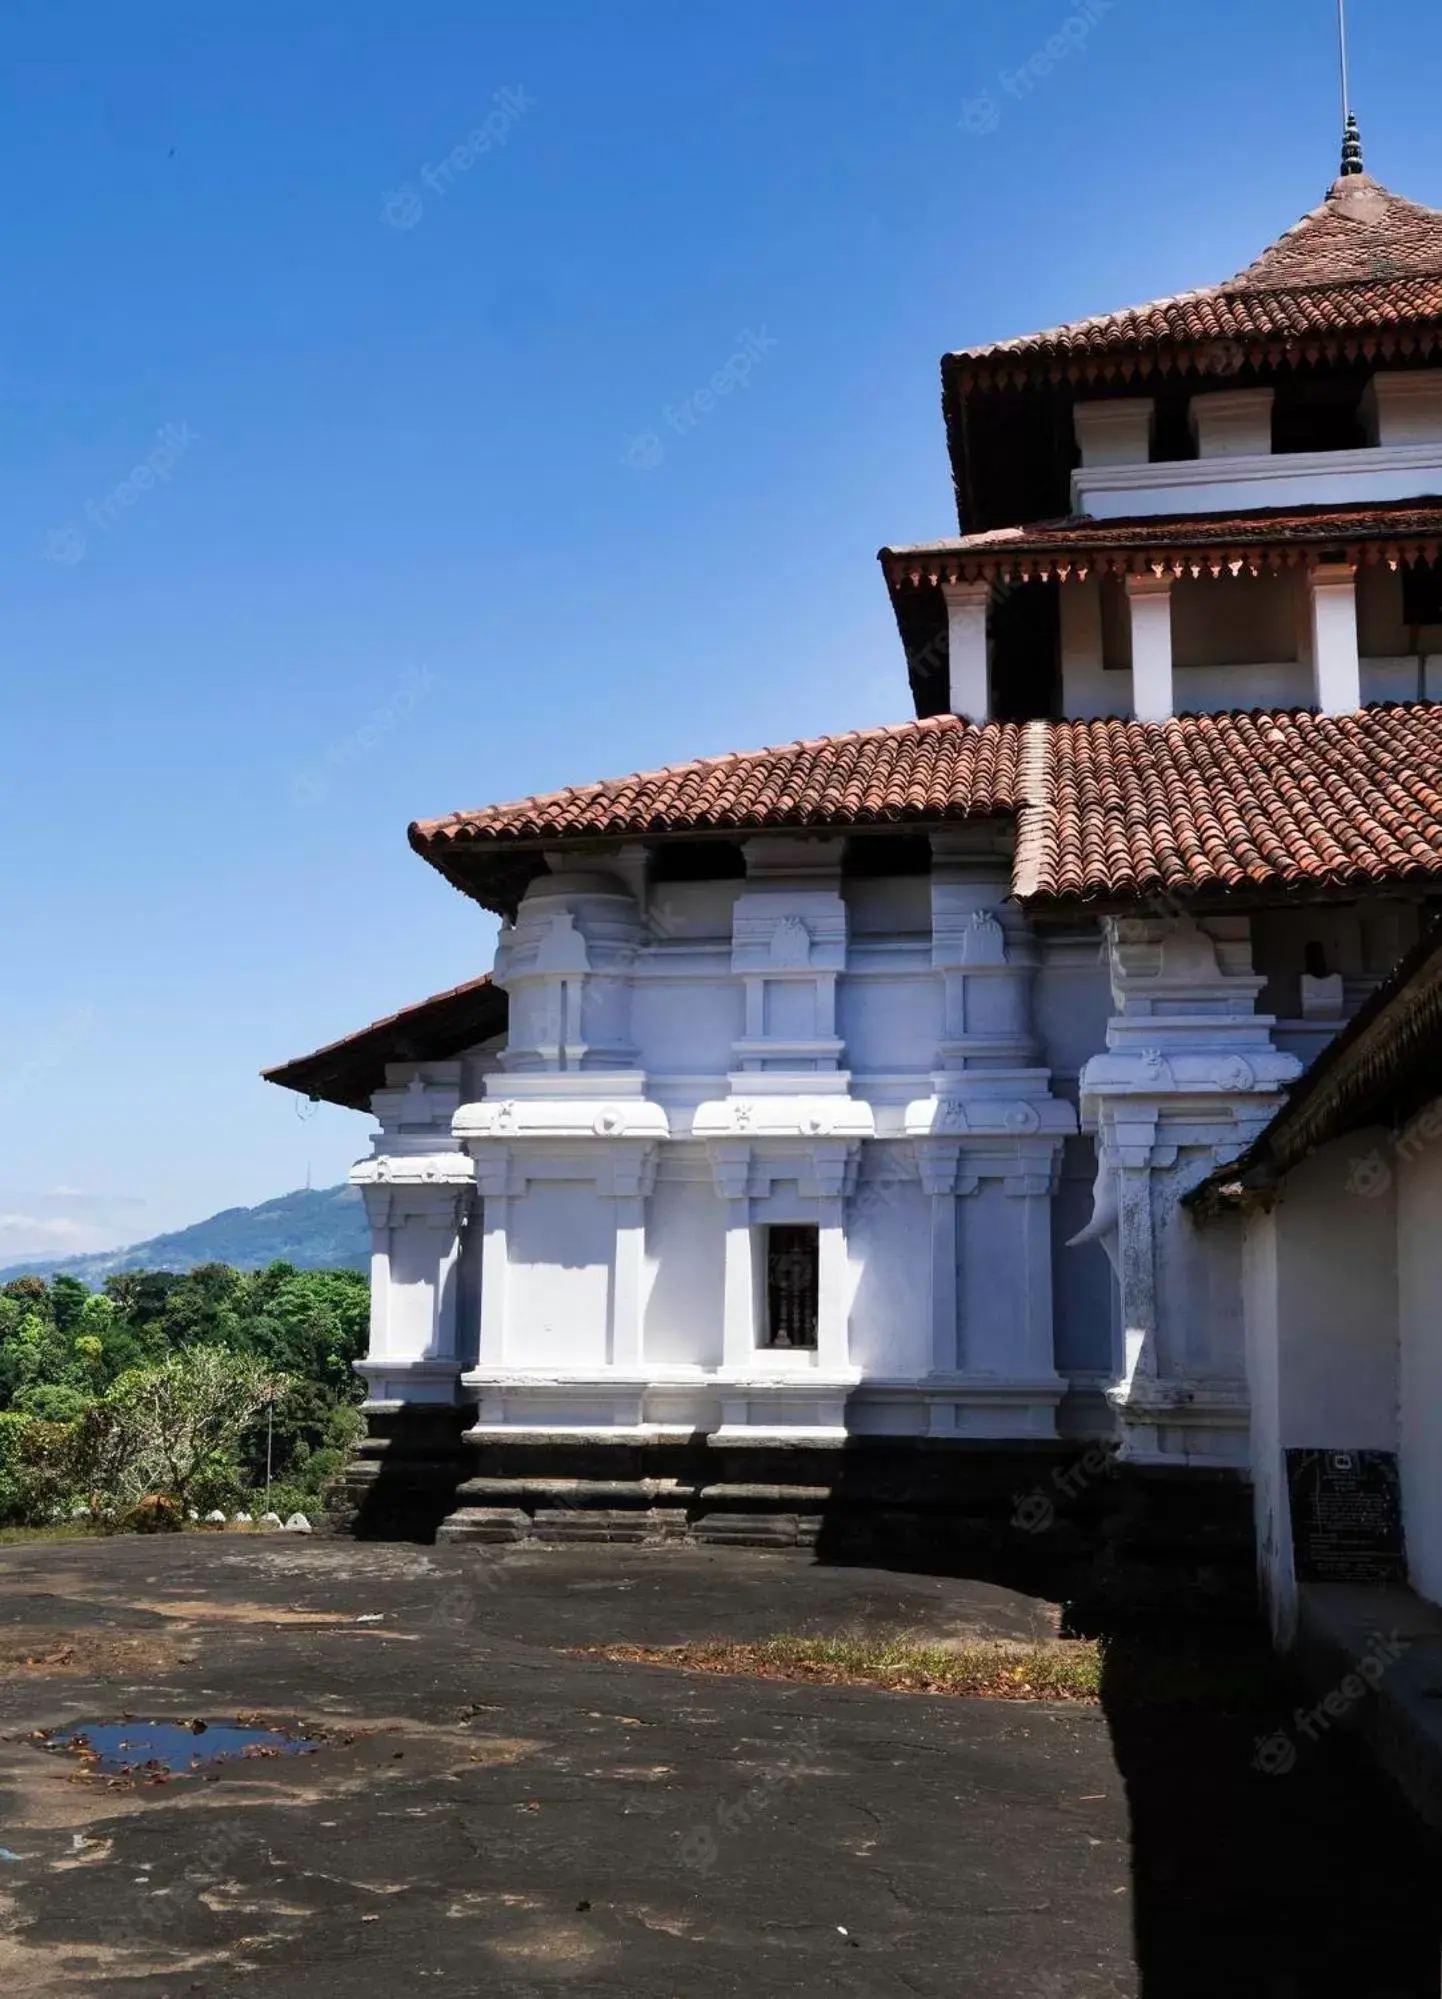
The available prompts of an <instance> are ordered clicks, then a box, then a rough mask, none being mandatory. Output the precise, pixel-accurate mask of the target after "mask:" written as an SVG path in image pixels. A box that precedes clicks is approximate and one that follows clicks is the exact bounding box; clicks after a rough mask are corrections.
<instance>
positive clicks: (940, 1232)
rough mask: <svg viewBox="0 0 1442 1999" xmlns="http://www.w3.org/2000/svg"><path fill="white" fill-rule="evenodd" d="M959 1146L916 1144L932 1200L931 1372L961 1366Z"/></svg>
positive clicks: (951, 1143) (924, 1183)
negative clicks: (958, 1225)
mask: <svg viewBox="0 0 1442 1999" xmlns="http://www.w3.org/2000/svg"><path fill="white" fill-rule="evenodd" d="M960 1152H961V1147H960V1145H959V1144H958V1143H957V1142H955V1141H941V1142H937V1141H923V1142H921V1143H919V1144H918V1145H917V1148H916V1153H917V1165H918V1167H919V1168H920V1172H921V1186H922V1191H923V1193H925V1194H927V1195H928V1196H929V1197H930V1200H931V1367H932V1372H933V1373H934V1374H955V1373H957V1372H958V1371H959V1369H960V1367H961V1352H960V1348H959V1346H958V1342H957V1305H958V1301H957V1286H956V1254H957V1229H956V1163H957V1159H958V1157H959V1156H960Z"/></svg>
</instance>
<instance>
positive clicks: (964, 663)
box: [942, 583, 991, 722]
mask: <svg viewBox="0 0 1442 1999" xmlns="http://www.w3.org/2000/svg"><path fill="white" fill-rule="evenodd" d="M942 595H943V596H944V597H945V599H946V629H947V643H948V646H949V649H950V650H949V658H950V686H951V693H950V701H951V712H952V714H953V715H965V716H966V717H967V718H968V719H969V720H970V721H973V722H984V721H986V720H987V718H988V716H989V715H990V713H991V676H990V673H989V671H988V663H987V647H986V607H987V602H988V600H989V598H990V596H991V585H990V584H989V583H944V584H943V585H942Z"/></svg>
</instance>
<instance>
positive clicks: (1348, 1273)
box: [1243, 1132, 1399, 1643]
mask: <svg viewBox="0 0 1442 1999" xmlns="http://www.w3.org/2000/svg"><path fill="white" fill-rule="evenodd" d="M1386 1145H1387V1141H1386V1136H1385V1134H1382V1133H1376V1132H1373V1133H1367V1132H1361V1133H1357V1134H1355V1135H1354V1136H1352V1137H1349V1138H1346V1139H1340V1140H1338V1141H1337V1142H1336V1143H1334V1144H1332V1145H1329V1146H1326V1147H1324V1148H1323V1149H1322V1150H1321V1151H1320V1152H1318V1153H1317V1154H1315V1155H1314V1156H1313V1157H1312V1158H1311V1159H1308V1160H1306V1161H1304V1162H1303V1164H1302V1165H1300V1166H1298V1167H1296V1168H1295V1169H1294V1170H1293V1171H1292V1172H1291V1173H1290V1174H1288V1176H1287V1178H1286V1180H1285V1181H1284V1182H1283V1185H1282V1188H1281V1190H1280V1191H1279V1193H1278V1196H1277V1198H1276V1202H1275V1205H1274V1207H1273V1208H1272V1210H1271V1212H1270V1213H1269V1214H1254V1215H1251V1216H1249V1217H1248V1218H1247V1221H1246V1225H1245V1235H1246V1247H1245V1252H1244V1258H1243V1271H1244V1280H1243V1297H1244V1313H1245V1319H1246V1351H1247V1369H1248V1380H1249V1387H1250V1392H1251V1405H1252V1477H1253V1482H1254V1488H1255V1491H1256V1519H1257V1543H1258V1559H1259V1561H1260V1562H1261V1564H1262V1584H1263V1590H1264V1594H1265V1596H1266V1598H1267V1601H1268V1603H1269V1605H1270V1607H1271V1614H1272V1619H1273V1627H1274V1629H1275V1631H1276V1633H1277V1635H1278V1637H1279V1639H1280V1640H1281V1641H1282V1642H1283V1643H1285V1642H1287V1641H1288V1639H1289V1638H1290V1635H1291V1623H1292V1619H1293V1616H1294V1611H1295V1583H1294V1579H1293V1574H1292V1553H1291V1533H1290V1525H1289V1520H1288V1517H1287V1488H1286V1474H1285V1452H1286V1451H1287V1450H1288V1449H1298V1450H1349V1449H1350V1450H1378V1451H1395V1450H1397V1448H1398V1424H1397V1408H1398V1388H1399V1363H1398V1303H1399V1290H1398V1260H1397V1214H1398V1211H1397V1202H1396V1190H1395V1184H1394V1181H1393V1177H1392V1175H1391V1174H1390V1172H1388V1171H1387V1170H1385V1168H1384V1171H1383V1173H1382V1175H1381V1176H1380V1179H1379V1180H1378V1181H1377V1182H1376V1183H1375V1184H1374V1182H1373V1179H1372V1177H1371V1175H1370V1174H1368V1173H1367V1172H1366V1171H1365V1170H1364V1168H1361V1167H1359V1162H1366V1161H1368V1160H1369V1159H1370V1158H1371V1157H1372V1156H1373V1155H1374V1154H1376V1153H1378V1152H1379V1151H1383V1152H1385V1149H1386Z"/></svg>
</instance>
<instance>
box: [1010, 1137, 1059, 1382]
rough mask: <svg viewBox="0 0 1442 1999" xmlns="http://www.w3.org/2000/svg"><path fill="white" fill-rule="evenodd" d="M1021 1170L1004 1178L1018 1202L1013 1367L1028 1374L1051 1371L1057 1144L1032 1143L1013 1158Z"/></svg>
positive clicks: (1053, 1365)
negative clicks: (1050, 1147) (1046, 1148)
mask: <svg viewBox="0 0 1442 1999" xmlns="http://www.w3.org/2000/svg"><path fill="white" fill-rule="evenodd" d="M1018 1163H1019V1165H1020V1166H1021V1171H1020V1172H1018V1173H1015V1174H1013V1175H1012V1176H1011V1177H1010V1178H1009V1179H1008V1180H1007V1181H1006V1183H1005V1185H1006V1193H1007V1197H1008V1199H1009V1200H1012V1201H1015V1202H1017V1203H1018V1204H1019V1209H1020V1215H1021V1227H1020V1230H1019V1231H1018V1233H1019V1235H1020V1238H1021V1241H1020V1254H1019V1262H1020V1264H1021V1286H1020V1289H1021V1296H1020V1298H1019V1299H1018V1300H1017V1305H1016V1346H1015V1349H1014V1352H1015V1356H1016V1361H1015V1365H1016V1371H1017V1373H1019V1374H1025V1375H1029V1376H1032V1377H1034V1378H1035V1377H1041V1376H1046V1375H1053V1374H1055V1373H1056V1329H1055V1313H1054V1309H1053V1300H1052V1267H1051V1219H1052V1198H1053V1196H1054V1194H1055V1192H1056V1184H1057V1179H1058V1177H1059V1174H1060V1169H1061V1147H1060V1146H1059V1145H1058V1146H1057V1147H1056V1149H1055V1151H1053V1152H1051V1153H1050V1154H1049V1155H1048V1154H1044V1153H1043V1152H1042V1151H1041V1149H1040V1148H1039V1147H1038V1148H1037V1149H1036V1151H1035V1152H1034V1153H1033V1154H1032V1156H1031V1157H1030V1158H1027V1159H1024V1160H1022V1161H1020V1162H1018Z"/></svg>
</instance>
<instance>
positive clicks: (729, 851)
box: [650, 840, 746, 882]
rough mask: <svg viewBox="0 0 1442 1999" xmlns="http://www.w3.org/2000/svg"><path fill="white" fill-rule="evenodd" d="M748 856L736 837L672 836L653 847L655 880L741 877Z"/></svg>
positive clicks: (706, 880) (685, 880)
mask: <svg viewBox="0 0 1442 1999" xmlns="http://www.w3.org/2000/svg"><path fill="white" fill-rule="evenodd" d="M745 874H746V856H745V855H744V854H743V853H742V851H741V849H740V847H739V846H737V844H736V842H735V841H734V840H671V841H668V842H667V843H666V845H665V846H662V847H656V848H653V850H652V853H651V867H650V876H651V880H652V881H653V882H715V881H741V880H743V879H744V878H745Z"/></svg>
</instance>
